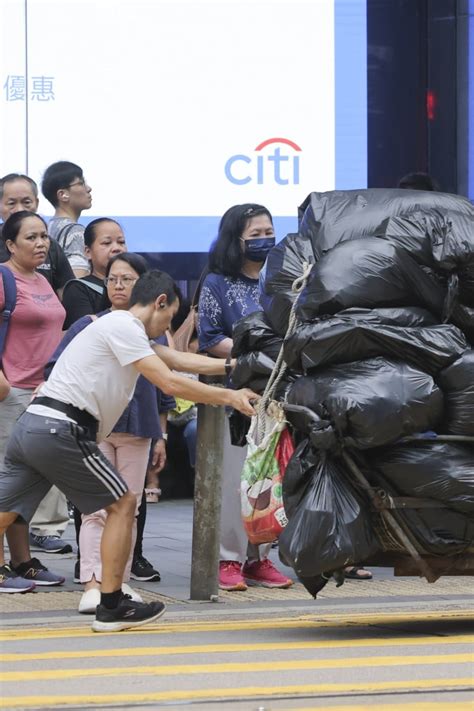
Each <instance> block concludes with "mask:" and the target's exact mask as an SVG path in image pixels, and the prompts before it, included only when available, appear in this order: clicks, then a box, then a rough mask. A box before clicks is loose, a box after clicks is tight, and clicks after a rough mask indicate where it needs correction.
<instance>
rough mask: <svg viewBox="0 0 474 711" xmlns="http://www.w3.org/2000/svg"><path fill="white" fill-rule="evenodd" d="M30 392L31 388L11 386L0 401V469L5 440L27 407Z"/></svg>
mask: <svg viewBox="0 0 474 711" xmlns="http://www.w3.org/2000/svg"><path fill="white" fill-rule="evenodd" d="M32 393H33V390H31V389H30V390H23V389H22V388H11V389H10V392H9V393H8V395H7V397H6V398H5V400H2V402H0V471H2V469H3V464H4V460H5V452H6V448H7V442H8V440H9V439H10V435H11V433H12V430H13V426H14V424H15V422H16V421H17V420H18V418H19V417H20V415H21V413H22V412H24V411H25V409H26V408H27V407H28V404H29V402H30V400H31V395H32Z"/></svg>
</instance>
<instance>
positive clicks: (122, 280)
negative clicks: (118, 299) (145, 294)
mask: <svg viewBox="0 0 474 711" xmlns="http://www.w3.org/2000/svg"><path fill="white" fill-rule="evenodd" d="M136 281H138V277H131V276H123V277H115V276H111V277H107V278H106V279H104V283H105V286H116V285H117V284H122V286H131V285H132V284H135V282H136Z"/></svg>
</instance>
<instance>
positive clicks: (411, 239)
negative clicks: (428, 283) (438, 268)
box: [374, 210, 435, 268]
mask: <svg viewBox="0 0 474 711" xmlns="http://www.w3.org/2000/svg"><path fill="white" fill-rule="evenodd" d="M431 225H432V221H431V220H430V216H429V213H426V212H421V211H419V210H417V211H414V212H411V213H408V214H402V215H396V216H392V217H388V218H387V219H386V220H384V221H383V222H382V224H381V225H379V226H378V227H377V229H376V230H375V232H374V235H376V236H377V237H384V238H385V239H389V240H391V241H392V242H393V243H394V244H397V245H398V246H399V247H403V248H404V249H406V250H407V252H409V253H410V256H411V257H413V258H414V259H415V260H416V261H417V262H418V263H419V264H423V265H425V266H427V267H430V268H434V267H435V260H434V258H433V253H432V250H431V240H430V234H429V233H430V228H431Z"/></svg>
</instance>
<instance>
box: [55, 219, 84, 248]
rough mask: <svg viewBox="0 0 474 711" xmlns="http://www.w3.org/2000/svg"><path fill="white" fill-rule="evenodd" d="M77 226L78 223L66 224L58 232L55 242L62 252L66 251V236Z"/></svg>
mask: <svg viewBox="0 0 474 711" xmlns="http://www.w3.org/2000/svg"><path fill="white" fill-rule="evenodd" d="M78 224H79V223H78V222H68V223H67V224H66V225H64V226H63V227H61V229H60V230H59V232H58V236H57V237H56V242H57V243H58V244H59V245H60V246H61V247H62V248H63V250H64V251H66V239H67V237H68V234H69V233H70V232H71V230H72V228H73V227H75V226H76V225H78Z"/></svg>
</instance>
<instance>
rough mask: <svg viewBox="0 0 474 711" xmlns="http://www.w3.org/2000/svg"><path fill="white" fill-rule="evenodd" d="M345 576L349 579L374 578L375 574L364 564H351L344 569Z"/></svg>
mask: <svg viewBox="0 0 474 711" xmlns="http://www.w3.org/2000/svg"><path fill="white" fill-rule="evenodd" d="M361 573H362V575H361ZM344 577H345V578H347V579H348V580H372V577H373V576H372V573H371V572H370V570H366V569H365V568H364V567H363V566H362V565H351V566H349V568H346V569H345V570H344Z"/></svg>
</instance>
